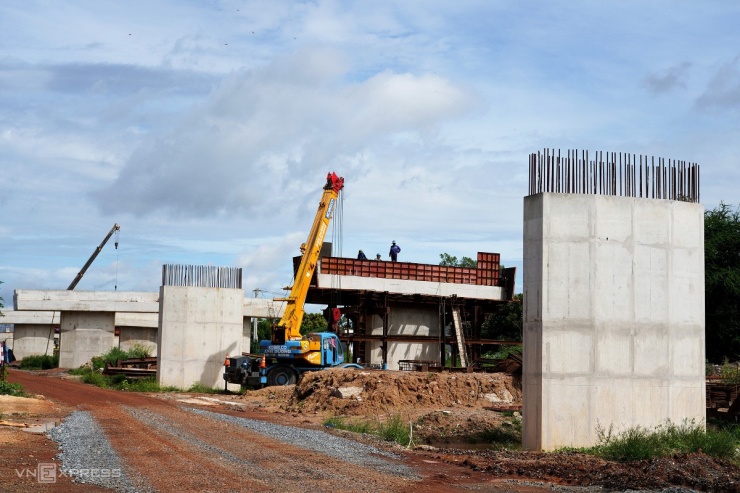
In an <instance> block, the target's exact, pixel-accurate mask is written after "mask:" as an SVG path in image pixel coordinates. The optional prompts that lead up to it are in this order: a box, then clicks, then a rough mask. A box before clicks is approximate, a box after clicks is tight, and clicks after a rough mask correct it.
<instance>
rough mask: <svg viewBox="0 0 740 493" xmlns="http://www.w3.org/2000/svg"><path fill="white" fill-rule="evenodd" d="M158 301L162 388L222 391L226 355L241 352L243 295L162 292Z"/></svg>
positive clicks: (177, 290)
mask: <svg viewBox="0 0 740 493" xmlns="http://www.w3.org/2000/svg"><path fill="white" fill-rule="evenodd" d="M159 300H160V310H159V317H160V319H159V331H158V335H157V357H158V358H159V361H158V367H157V382H158V383H159V384H160V385H172V386H175V387H180V388H183V389H187V388H188V387H190V386H191V385H193V384H194V383H200V384H202V385H207V386H209V387H221V386H223V378H222V374H223V368H224V367H223V364H224V359H225V357H226V355H227V354H231V355H234V354H240V353H241V352H242V332H243V324H244V318H243V315H242V310H243V304H244V293H243V291H242V290H241V289H226V288H201V287H183V286H162V287H161V288H160V296H159Z"/></svg>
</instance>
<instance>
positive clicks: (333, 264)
mask: <svg viewBox="0 0 740 493" xmlns="http://www.w3.org/2000/svg"><path fill="white" fill-rule="evenodd" d="M499 259H500V255H499V254H498V253H484V252H478V267H477V268H469V267H448V266H443V265H431V264H416V263H413V262H386V261H383V260H355V259H351V258H339V257H323V258H322V259H321V266H320V272H321V273H322V274H336V275H343V276H360V277H378V278H387V279H407V280H412V281H429V282H448V283H454V284H476V285H480V286H499V285H500V280H501V276H500V261H499Z"/></svg>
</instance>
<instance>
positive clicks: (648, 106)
mask: <svg viewBox="0 0 740 493" xmlns="http://www.w3.org/2000/svg"><path fill="white" fill-rule="evenodd" d="M739 24H740V3H738V2H734V1H731V0H727V1H712V0H705V1H703V2H695V1H680V0H672V1H667V0H666V1H620V2H597V1H578V0H573V1H569V2H548V1H511V0H507V1H493V0H485V1H473V0H469V1H467V0H462V1H457V2H447V1H429V0H426V1H408V0H407V1H403V2H400V1H399V2H361V1H357V2H341V1H314V2H296V1H282V2H281V1H272V0H271V1H237V0H234V1H216V0H214V1H195V0H192V1H182V0H177V1H175V0H172V1H168V0H160V1H135V0H128V1H126V2H101V1H97V0H96V1H93V0H90V1H83V0H80V1H70V2H52V1H32V0H17V1H16V0H6V1H3V2H2V3H0V214H1V216H0V217H1V218H2V219H1V220H0V281H4V284H2V285H0V296H2V297H3V298H4V299H5V305H6V306H12V294H13V290H14V289H66V287H67V286H68V285H69V283H70V282H71V281H72V279H73V278H74V276H75V275H76V274H77V272H78V271H79V270H80V268H81V267H82V265H83V264H84V263H85V261H86V260H87V259H88V257H89V256H90V255H91V254H92V252H93V250H94V249H95V247H96V246H97V245H98V244H99V243H100V241H101V240H102V239H103V237H104V236H105V234H106V233H107V232H108V231H109V230H110V228H111V227H112V225H113V224H114V223H119V224H120V225H121V231H120V234H119V235H118V237H117V238H116V239H117V240H118V241H119V248H118V249H117V250H116V249H115V248H113V244H112V242H111V243H110V244H109V245H107V246H106V247H105V249H104V250H103V252H102V253H101V254H100V256H99V257H98V258H97V260H96V261H95V263H94V264H93V265H92V267H91V268H90V269H89V270H88V272H87V274H86V275H85V277H84V278H83V280H82V281H81V282H80V284H79V285H78V286H77V289H78V290H113V289H114V287H115V286H117V289H118V290H122V291H156V290H157V289H158V288H159V284H160V279H161V266H162V264H165V263H184V264H206V265H219V266H237V267H243V268H244V288H245V291H247V293H248V295H251V291H252V290H253V289H256V288H260V289H264V290H267V291H272V292H279V291H280V288H282V287H283V286H287V285H288V284H290V282H291V258H292V256H294V255H297V254H298V253H299V250H298V248H299V246H300V244H301V243H302V242H303V241H305V238H306V236H307V234H308V229H309V227H310V224H311V221H312V220H313V216H314V214H315V211H316V207H317V205H318V200H319V198H320V195H321V187H322V186H323V184H324V179H325V176H326V173H327V172H329V171H336V172H337V173H338V174H339V175H341V176H344V178H345V181H346V186H345V191H344V194H343V207H342V209H341V214H340V216H339V217H337V218H336V220H335V221H334V223H335V225H336V226H337V227H338V228H337V229H336V230H335V232H334V234H333V239H334V241H335V243H336V244H337V246H338V248H337V250H339V249H340V248H341V251H337V250H335V254H338V253H341V254H343V255H344V256H354V255H355V254H356V252H357V250H358V249H360V248H362V249H363V250H364V251H365V252H367V253H370V254H371V255H374V254H375V253H381V254H382V255H383V256H384V257H386V256H387V253H388V247H389V245H390V241H391V240H396V241H397V242H398V243H399V244H400V245H401V246H402V248H403V251H402V253H401V255H400V259H401V260H403V261H409V262H422V263H438V261H439V255H440V253H443V252H446V253H449V254H451V255H455V256H457V257H462V256H468V257H472V258H475V255H476V252H478V251H486V252H498V253H500V254H501V258H502V262H503V263H504V264H506V265H507V266H516V267H518V268H519V271H520V272H519V273H520V274H521V260H522V200H523V196H524V195H525V194H526V193H527V156H528V154H529V153H531V152H536V151H537V150H541V149H544V148H555V149H563V150H566V149H584V150H589V151H616V152H630V153H637V154H644V155H649V156H655V157H663V158H671V159H680V160H686V161H690V162H697V163H699V164H700V165H701V167H702V190H701V193H702V203H703V204H704V205H705V207H707V208H714V207H716V206H717V205H718V204H719V202H720V201H724V202H726V203H730V204H733V205H738V204H740V199H739V198H738V191H737V187H738V185H739V184H740V167H739V166H738V155H740V152H739V151H740V30H738V29H737V26H738V25H739ZM339 226H341V228H339ZM340 240H341V241H340ZM520 280H521V276H519V285H518V287H517V291H521V282H520Z"/></svg>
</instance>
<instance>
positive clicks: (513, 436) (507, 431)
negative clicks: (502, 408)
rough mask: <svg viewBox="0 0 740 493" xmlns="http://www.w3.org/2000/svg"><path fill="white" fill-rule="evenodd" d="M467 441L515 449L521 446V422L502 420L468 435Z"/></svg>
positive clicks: (498, 447)
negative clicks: (500, 423) (494, 425)
mask: <svg viewBox="0 0 740 493" xmlns="http://www.w3.org/2000/svg"><path fill="white" fill-rule="evenodd" d="M468 442H469V443H485V444H487V445H490V446H491V448H494V449H504V448H505V449H509V450H516V449H520V448H521V447H522V423H521V421H519V420H514V421H507V422H504V423H503V424H502V425H501V426H497V427H496V428H490V429H488V430H486V431H482V432H480V433H477V434H475V435H471V436H469V437H468Z"/></svg>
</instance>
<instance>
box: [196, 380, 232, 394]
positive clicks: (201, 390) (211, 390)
mask: <svg viewBox="0 0 740 493" xmlns="http://www.w3.org/2000/svg"><path fill="white" fill-rule="evenodd" d="M187 391H188V392H192V393H194V394H223V393H224V391H223V390H222V389H217V388H215V387H209V386H208V385H203V384H202V383H200V382H195V383H194V384H193V385H191V386H190V388H188V390H187Z"/></svg>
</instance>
